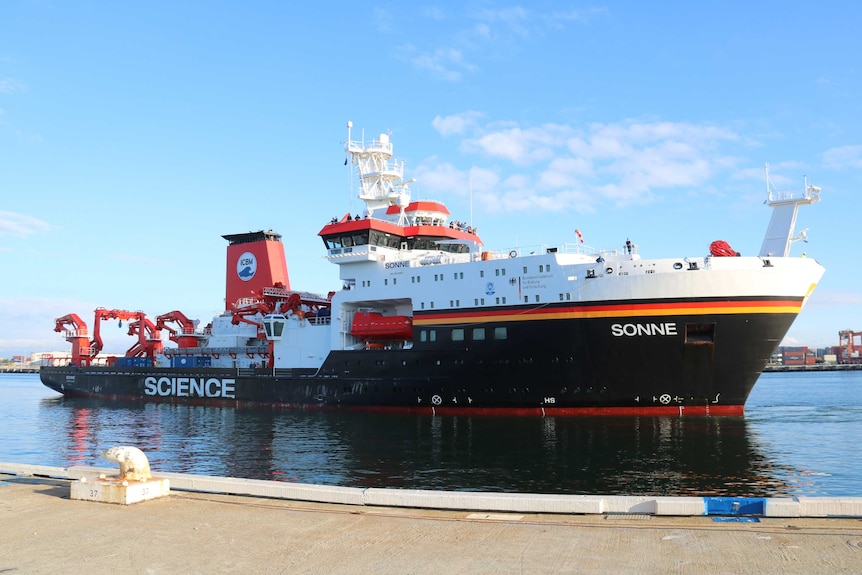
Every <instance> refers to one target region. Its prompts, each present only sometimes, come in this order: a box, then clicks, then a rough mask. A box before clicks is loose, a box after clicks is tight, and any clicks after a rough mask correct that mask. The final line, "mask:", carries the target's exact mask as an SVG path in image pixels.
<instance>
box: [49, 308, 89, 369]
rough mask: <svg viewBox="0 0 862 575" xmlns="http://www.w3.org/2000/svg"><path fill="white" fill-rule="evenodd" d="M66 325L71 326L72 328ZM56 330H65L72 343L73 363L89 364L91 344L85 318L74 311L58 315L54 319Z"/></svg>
mask: <svg viewBox="0 0 862 575" xmlns="http://www.w3.org/2000/svg"><path fill="white" fill-rule="evenodd" d="M66 326H71V329H70V328H67V327H66ZM54 331H56V332H58V333H60V332H65V333H64V335H65V337H66V341H68V342H69V343H71V344H72V365H89V363H90V346H89V344H88V343H87V338H88V334H87V324H86V323H84V320H82V319H81V318H80V317H78V316H77V314H74V313H70V314H67V315H64V316H62V317H58V318H57V319H55V320H54Z"/></svg>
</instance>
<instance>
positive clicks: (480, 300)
mask: <svg viewBox="0 0 862 575" xmlns="http://www.w3.org/2000/svg"><path fill="white" fill-rule="evenodd" d="M479 303H481V304H482V305H485V298H483V297H482V298H479Z"/></svg>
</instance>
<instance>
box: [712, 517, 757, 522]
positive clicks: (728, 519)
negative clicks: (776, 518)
mask: <svg viewBox="0 0 862 575" xmlns="http://www.w3.org/2000/svg"><path fill="white" fill-rule="evenodd" d="M712 520H713V521H715V522H716V523H760V519H758V518H757V517H713V518H712Z"/></svg>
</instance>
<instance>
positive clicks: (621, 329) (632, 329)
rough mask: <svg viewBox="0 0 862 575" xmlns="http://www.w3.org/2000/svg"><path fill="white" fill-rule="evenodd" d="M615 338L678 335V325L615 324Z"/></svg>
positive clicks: (612, 331) (612, 329) (669, 323)
mask: <svg viewBox="0 0 862 575" xmlns="http://www.w3.org/2000/svg"><path fill="white" fill-rule="evenodd" d="M611 334H612V335H614V336H615V337H635V336H642V335H648V336H652V335H677V331H676V324H675V323H673V322H668V323H615V324H613V325H611Z"/></svg>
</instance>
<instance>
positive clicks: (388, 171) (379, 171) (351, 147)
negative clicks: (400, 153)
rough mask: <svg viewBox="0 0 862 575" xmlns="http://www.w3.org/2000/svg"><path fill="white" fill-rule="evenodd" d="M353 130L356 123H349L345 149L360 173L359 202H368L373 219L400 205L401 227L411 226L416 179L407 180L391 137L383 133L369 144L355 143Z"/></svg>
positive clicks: (369, 212) (367, 206)
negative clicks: (409, 209) (408, 213)
mask: <svg viewBox="0 0 862 575" xmlns="http://www.w3.org/2000/svg"><path fill="white" fill-rule="evenodd" d="M351 128H353V122H347V142H345V144H344V149H345V151H346V152H347V153H348V154H349V155H350V159H351V164H353V165H355V166H356V169H357V171H358V173H359V199H360V200H362V201H364V202H365V209H366V213H367V214H368V215H369V216H372V215H373V214H374V212H375V211H376V210H378V209H381V208H382V209H383V210H384V212H385V211H386V209H387V208H388V207H389V206H393V205H394V206H398V207H399V209H400V215H399V219H398V224H399V225H402V226H404V225H407V223H408V222H407V216H406V215H405V213H404V208H405V207H407V205H408V204H409V203H410V187H409V185H410V184H411V183H413V182H414V181H415V180H413V179H410V180H405V179H404V162H403V161H402V162H399V161H398V160H395V159H393V158H392V142H391V141H390V140H389V134H380V136H378V138H377V139H375V140H371V141H370V142H368V143H366V142H365V138H364V137H363V139H362V140H361V141H356V140H352V139H351V134H350V130H351Z"/></svg>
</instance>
